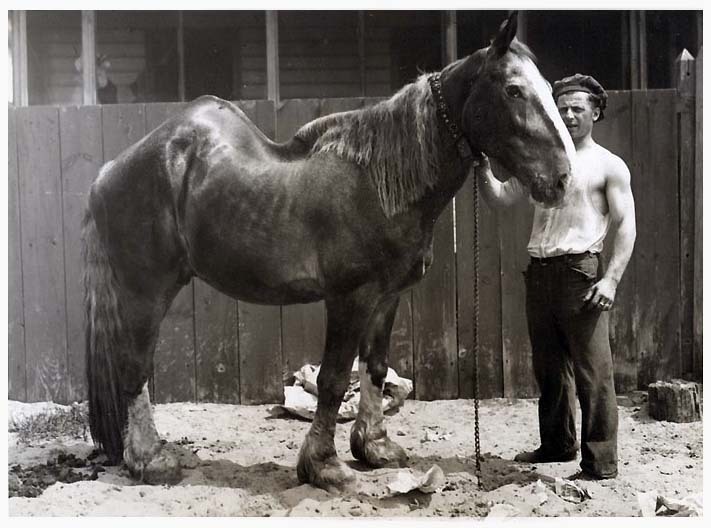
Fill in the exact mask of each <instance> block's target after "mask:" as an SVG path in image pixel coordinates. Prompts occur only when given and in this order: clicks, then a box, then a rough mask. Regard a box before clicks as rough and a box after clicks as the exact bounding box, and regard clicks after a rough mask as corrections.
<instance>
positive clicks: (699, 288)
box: [693, 15, 704, 380]
mask: <svg viewBox="0 0 711 528" xmlns="http://www.w3.org/2000/svg"><path fill="white" fill-rule="evenodd" d="M698 20H699V24H700V20H701V16H700V15H699V16H698ZM699 38H701V37H699ZM703 64H704V63H703V48H700V49H699V53H698V55H697V57H696V101H695V105H696V157H695V171H694V178H695V184H694V336H693V337H694V366H693V371H694V377H696V378H697V379H699V380H701V379H703V335H704V332H703V308H704V307H703V300H704V291H703V290H704V284H703V271H704V270H703V254H704V253H703V236H704V222H703V194H704V189H703V184H704V180H703V177H704V167H703V149H704V143H703V139H704V127H703V124H704V120H703V104H702V103H703V78H704V70H703Z"/></svg>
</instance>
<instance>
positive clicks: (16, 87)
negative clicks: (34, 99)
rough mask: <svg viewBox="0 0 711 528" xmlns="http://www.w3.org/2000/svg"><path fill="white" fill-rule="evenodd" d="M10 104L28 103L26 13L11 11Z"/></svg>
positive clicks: (24, 104)
mask: <svg viewBox="0 0 711 528" xmlns="http://www.w3.org/2000/svg"><path fill="white" fill-rule="evenodd" d="M11 23H12V92H13V93H12V102H13V103H14V104H15V106H27V105H28V104H29V102H30V97H29V89H28V72H27V11H12V21H11Z"/></svg>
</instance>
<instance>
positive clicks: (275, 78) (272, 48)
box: [266, 11, 279, 105]
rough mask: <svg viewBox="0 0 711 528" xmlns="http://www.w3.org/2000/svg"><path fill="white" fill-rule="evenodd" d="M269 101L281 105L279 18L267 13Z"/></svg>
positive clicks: (269, 12) (271, 12)
mask: <svg viewBox="0 0 711 528" xmlns="http://www.w3.org/2000/svg"><path fill="white" fill-rule="evenodd" d="M266 19H267V99H269V100H270V101H274V103H275V104H277V105H278V104H279V18H278V13H277V11H267V12H266Z"/></svg>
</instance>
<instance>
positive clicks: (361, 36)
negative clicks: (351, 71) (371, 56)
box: [358, 11, 367, 97]
mask: <svg viewBox="0 0 711 528" xmlns="http://www.w3.org/2000/svg"><path fill="white" fill-rule="evenodd" d="M358 65H359V67H360V95H361V97H365V95H366V93H365V92H366V88H367V86H366V84H367V78H366V65H365V12H364V11H358Z"/></svg>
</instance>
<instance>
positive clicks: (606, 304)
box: [583, 277, 617, 310]
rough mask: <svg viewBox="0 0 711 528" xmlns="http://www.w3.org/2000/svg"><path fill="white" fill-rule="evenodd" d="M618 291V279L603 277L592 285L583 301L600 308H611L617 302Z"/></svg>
mask: <svg viewBox="0 0 711 528" xmlns="http://www.w3.org/2000/svg"><path fill="white" fill-rule="evenodd" d="M616 293H617V281H615V279H610V278H604V277H603V278H602V279H600V280H599V281H598V282H596V283H595V284H593V285H592V287H591V288H590V290H589V291H588V293H586V294H585V298H584V299H583V302H585V303H586V304H588V305H589V306H590V307H597V308H599V309H600V310H609V309H610V308H612V303H614V302H615V294H616Z"/></svg>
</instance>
